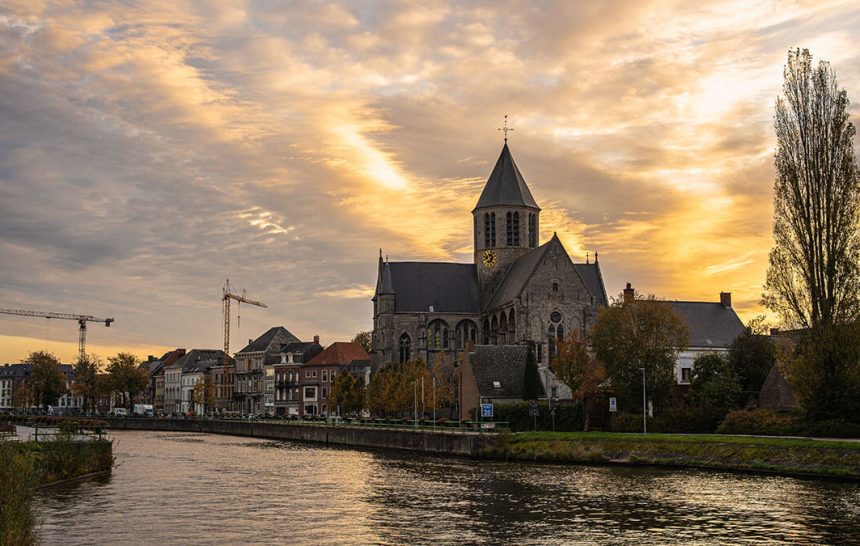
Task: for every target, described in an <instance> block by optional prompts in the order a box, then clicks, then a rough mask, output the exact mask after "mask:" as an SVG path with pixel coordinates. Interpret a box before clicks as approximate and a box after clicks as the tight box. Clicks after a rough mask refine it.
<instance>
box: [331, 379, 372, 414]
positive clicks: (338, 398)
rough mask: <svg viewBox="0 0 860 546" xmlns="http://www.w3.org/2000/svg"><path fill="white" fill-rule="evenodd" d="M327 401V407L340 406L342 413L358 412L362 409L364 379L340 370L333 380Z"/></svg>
mask: <svg viewBox="0 0 860 546" xmlns="http://www.w3.org/2000/svg"><path fill="white" fill-rule="evenodd" d="M329 401H330V402H329V407H338V408H340V412H341V414H342V415H343V414H346V415H357V414H359V413H360V412H361V410H362V409H364V379H362V378H360V377H355V376H354V375H352V374H351V373H349V372H348V371H347V370H344V371H342V372H341V373H340V374H339V375H338V376H337V378H336V379H335V380H334V384H333V385H332V387H331V393H330V394H329Z"/></svg>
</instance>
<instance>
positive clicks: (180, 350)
mask: <svg viewBox="0 0 860 546" xmlns="http://www.w3.org/2000/svg"><path fill="white" fill-rule="evenodd" d="M176 353H177V354H179V356H185V349H176Z"/></svg>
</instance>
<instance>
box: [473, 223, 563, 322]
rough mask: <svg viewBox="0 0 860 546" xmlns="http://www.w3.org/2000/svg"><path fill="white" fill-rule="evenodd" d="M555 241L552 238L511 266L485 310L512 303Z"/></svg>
mask: <svg viewBox="0 0 860 546" xmlns="http://www.w3.org/2000/svg"><path fill="white" fill-rule="evenodd" d="M555 239H556V238H555V237H553V238H552V239H550V240H549V241H547V242H545V243H544V244H542V245H541V246H539V247H537V248H536V249H534V250H532V251H531V252H529V253H528V254H524V255H523V256H521V257H520V258H519V259H518V260H517V261H515V262H514V263H513V265H511V268H510V270H508V274H507V275H505V278H504V280H503V281H502V282H501V284H499V287H498V288H496V291H495V292H493V295H492V297H490V301H489V302H488V303H487V306H486V309H495V308H496V307H500V306H502V305H505V304H506V303H508V302H510V301H513V300H514V298H516V297H517V296H518V295H519V294H520V292H522V290H523V287H524V286H525V285H526V283H527V282H529V279H530V278H531V276H532V273H534V271H535V269H536V268H537V266H538V264H539V263H540V261H541V259H542V258H543V256H544V254H546V250H547V249H548V248H549V245H550V243H552V242H553V241H554V240H555Z"/></svg>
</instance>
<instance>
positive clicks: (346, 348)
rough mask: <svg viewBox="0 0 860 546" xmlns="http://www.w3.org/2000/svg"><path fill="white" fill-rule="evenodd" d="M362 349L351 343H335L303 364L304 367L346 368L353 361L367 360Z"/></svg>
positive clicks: (365, 353)
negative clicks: (335, 366)
mask: <svg viewBox="0 0 860 546" xmlns="http://www.w3.org/2000/svg"><path fill="white" fill-rule="evenodd" d="M369 358H370V355H368V354H367V351H365V350H364V347H362V346H361V345H359V344H358V343H355V342H353V341H336V342H334V343H332V344H331V345H329V346H328V347H326V348H325V349H324V350H323V352H321V353H320V354H318V355H317V356H315V357H313V358H312V359H310V360H309V361H307V362H305V364H304V365H305V366H332V365H338V366H346V365H347V364H349V363H350V362H353V361H355V360H368V359H369Z"/></svg>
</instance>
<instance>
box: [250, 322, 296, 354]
mask: <svg viewBox="0 0 860 546" xmlns="http://www.w3.org/2000/svg"><path fill="white" fill-rule="evenodd" d="M281 333H283V334H286V335H285V336H284V337H286V338H287V339H288V340H290V342H296V341H298V340H299V338H297V337H296V336H294V335H293V334H292V333H291V332H290V331H289V330H287V329H286V328H284V327H283V326H272V327H271V328H269V329H268V330H267V331H266V333H265V334H263V335H261V336H260V337H258V338H257V339H255V340H254V341H252V342H251V343H249V344H248V345H247V346H246V347H245V348H244V349H242V350H241V351H239V353H256V352H260V351H269V350H271V348H270V345H271V344H272V341H273V340H274V339H275V336H277V335H278V334H281ZM280 349H281V348H280V347H275V348H274V350H275V351H280ZM237 354H238V353H237Z"/></svg>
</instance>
